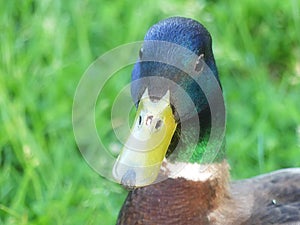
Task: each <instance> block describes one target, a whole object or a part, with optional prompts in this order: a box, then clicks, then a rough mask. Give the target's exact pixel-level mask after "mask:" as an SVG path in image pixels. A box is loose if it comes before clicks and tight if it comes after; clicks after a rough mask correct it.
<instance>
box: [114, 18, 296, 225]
mask: <svg viewBox="0 0 300 225" xmlns="http://www.w3.org/2000/svg"><path fill="white" fill-rule="evenodd" d="M157 42H158V44H157ZM162 42H163V43H165V42H166V43H171V44H175V45H176V46H182V47H184V48H186V49H188V51H189V52H190V53H191V54H190V53H189V52H185V51H183V52H182V51H181V53H182V54H178V51H177V50H174V49H173V47H174V46H173V45H171V47H168V48H167V49H163V48H161V43H162ZM176 46H175V47H174V48H177V47H176ZM162 49H163V50H162ZM139 55H140V57H139V60H138V61H137V63H136V64H135V66H134V69H133V71H132V81H133V83H132V85H131V93H132V99H133V101H134V102H135V104H136V106H137V116H136V119H135V121H134V124H133V128H132V133H133V134H130V137H129V138H128V141H127V142H126V144H125V147H124V149H123V150H122V152H121V153H120V155H119V157H118V159H117V161H116V163H115V166H114V169H113V174H114V177H115V179H116V180H117V181H118V182H120V183H121V184H122V185H123V186H124V187H126V188H128V189H129V190H130V191H129V194H128V196H127V198H126V200H125V202H124V205H123V207H122V209H121V211H120V213H119V217H118V220H117V224H118V225H135V224H144V225H148V224H149V225H150V224H156V225H168V224H178V225H181V224H184V225H194V224H195V225H207V224H213V225H260V224H264V225H266V224H286V225H288V224H289V225H292V224H300V168H295V169H283V170H279V171H276V172H272V173H269V174H265V175H260V176H257V177H254V178H251V179H245V180H240V181H234V182H230V176H229V165H228V163H227V161H226V158H225V154H224V153H225V147H224V143H223V140H219V142H220V143H219V144H220V145H218V144H215V145H212V146H213V148H209V140H210V139H211V137H212V136H213V135H215V134H214V132H216V131H217V133H218V131H219V130H222V129H221V128H222V126H223V125H224V124H222V122H220V123H218V122H217V123H216V122H214V121H215V120H217V121H218V120H219V121H222V118H223V117H222V116H224V115H223V114H225V112H224V111H223V110H224V102H223V101H217V100H216V99H218V96H217V95H218V94H220V93H222V88H221V85H220V80H219V77H218V70H217V67H216V65H215V59H214V56H213V53H212V42H211V37H210V34H209V33H208V31H207V30H206V29H205V28H204V26H203V25H201V24H200V23H199V22H197V21H195V20H192V19H188V18H182V17H173V18H168V19H165V20H163V21H160V22H159V23H158V24H155V25H154V26H152V27H151V28H150V29H149V30H148V32H147V34H146V36H145V44H144V45H143V47H142V49H141V51H140V54H139ZM153 55H156V56H157V55H163V56H165V57H166V58H168V57H171V58H172V57H174V55H175V56H176V57H177V56H178V55H179V56H180V57H179V60H177V61H176V63H177V64H175V65H174V64H172V62H171V64H168V63H165V61H164V60H158V61H155V60H153V58H151V57H149V56H153ZM191 55H194V56H191ZM147 57H148V58H147ZM176 57H175V58H176ZM149 59H151V60H149ZM160 59H161V58H160ZM162 59H164V58H162ZM143 60H144V61H143ZM177 65H178V66H177ZM181 65H184V66H187V67H189V65H192V66H191V68H192V69H191V70H192V72H191V73H192V74H193V73H195V75H192V76H190V74H189V72H187V71H190V70H185V69H181V68H182V67H180V66H181ZM184 66H183V68H184ZM153 77H154V78H156V80H155V79H154V80H153V79H152V78H153ZM144 78H146V79H144ZM150 78H151V79H150ZM160 78H164V79H166V80H168V81H170V80H171V81H172V82H171V83H170V82H165V81H164V80H162V79H160ZM201 79H203V80H204V82H203V83H201V82H199V80H201ZM157 80H158V81H157ZM173 83H175V86H172V85H173ZM178 89H183V90H184V92H186V93H187V94H188V96H189V98H188V99H187V98H182V94H178ZM210 99H213V101H210ZM187 100H190V101H191V102H192V104H190V105H193V106H194V110H192V108H190V105H189V104H188V101H187ZM212 107H214V108H215V109H217V110H218V111H217V113H215V114H214V113H213V108H212ZM181 109H183V111H181V112H180V110H181ZM182 112H183V113H182ZM195 119H196V120H195ZM195 121H196V122H197V123H200V127H201V129H200V127H198V126H195V124H197V123H196V122H195ZM215 127H217V128H215ZM214 128H215V130H213V129H214ZM219 128H220V129H219ZM198 129H199V130H198ZM215 136H216V135H215ZM217 137H219V136H217ZM220 137H221V136H220ZM139 138H140V139H139ZM195 138H196V139H197V144H196V145H195V146H193V148H192V146H191V144H190V143H192V141H191V140H194V139H195ZM136 139H139V140H136ZM220 139H221V138H220ZM178 146H179V147H178ZM214 146H215V148H216V154H214V152H213V151H214ZM178 149H179V150H178ZM189 149H193V152H192V153H191V154H190V153H189V152H190V150H189ZM206 151H212V152H209V154H208V155H211V156H212V157H208V158H207V157H206V155H205V154H206ZM182 152H188V153H187V154H184V153H182ZM173 155H175V157H172V156H173ZM207 159H209V160H207Z"/></svg>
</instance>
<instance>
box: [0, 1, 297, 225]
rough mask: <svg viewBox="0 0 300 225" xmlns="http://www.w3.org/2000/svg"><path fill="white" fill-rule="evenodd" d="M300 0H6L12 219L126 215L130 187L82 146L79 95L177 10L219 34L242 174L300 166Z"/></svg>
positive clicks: (5, 205) (4, 215)
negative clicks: (92, 161)
mask: <svg viewBox="0 0 300 225" xmlns="http://www.w3.org/2000/svg"><path fill="white" fill-rule="evenodd" d="M299 9H300V3H299V1H297V0H290V1H284V2H283V1H280V0H273V1H258V0H256V1H252V0H244V1H235V2H234V1H228V2H227V1H218V0H215V1H204V0H203V1H195V0H188V1H179V0H178V1H158V0H155V1H150V0H148V1H143V2H141V1H123V0H122V1H121V0H118V1H104V0H103V1H100V0H99V1H96V0H92V1H79V0H74V1H64V2H62V1H59V0H53V1H47V0H44V1H14V0H13V1H1V2H0V19H1V25H0V29H1V32H0V54H1V55H0V59H1V61H0V63H1V64H0V224H20V225H21V224H72V225H73V224H113V223H114V221H115V219H116V217H117V214H118V211H119V208H120V206H121V204H122V202H123V200H124V198H125V195H126V191H124V190H123V189H122V188H120V187H119V186H118V185H116V184H114V183H111V182H109V181H107V180H105V179H103V178H101V177H100V176H99V175H97V174H96V173H95V172H94V171H93V170H92V169H91V168H90V167H89V166H88V165H87V164H86V163H85V161H84V160H83V158H82V157H81V155H80V154H79V151H78V150H77V147H76V144H75V141H74V136H73V131H72V102H73V95H74V92H75V89H76V85H77V83H78V81H79V80H80V78H81V76H82V74H83V72H84V71H85V69H86V68H87V67H88V65H89V64H90V63H91V62H92V61H93V60H94V59H96V58H97V57H98V56H100V55H101V54H103V53H105V52H106V51H108V50H110V49H111V48H113V47H116V46H118V45H120V44H124V43H126V42H132V41H136V40H141V39H142V38H143V35H144V33H145V32H146V30H147V29H148V28H149V26H150V25H152V24H153V23H155V22H157V21H158V20H160V19H162V18H165V17H169V16H173V15H182V16H188V17H192V18H195V19H197V20H199V21H201V22H202V23H203V24H205V26H206V27H207V28H208V30H210V32H211V34H212V36H213V40H214V50H215V55H216V60H217V64H218V67H219V71H220V76H221V80H222V83H223V89H224V93H225V98H226V102H227V110H228V122H227V150H228V151H227V152H228V158H229V161H230V163H231V167H232V174H233V177H234V178H244V177H249V176H252V175H256V174H259V173H263V172H268V171H271V170H274V169H279V168H284V167H294V166H300V160H299V159H300V113H299V112H300V101H299V97H300V64H299V62H300V27H299V24H300V12H299ZM126 76H128V77H125V78H124V79H128V78H129V76H130V75H129V74H127V75H126ZM121 83H122V82H121ZM118 88H119V86H112V90H110V91H111V92H117V91H118ZM107 99H108V101H112V97H110V96H109V95H107ZM107 140H108V141H109V140H110V138H109V136H108V139H107Z"/></svg>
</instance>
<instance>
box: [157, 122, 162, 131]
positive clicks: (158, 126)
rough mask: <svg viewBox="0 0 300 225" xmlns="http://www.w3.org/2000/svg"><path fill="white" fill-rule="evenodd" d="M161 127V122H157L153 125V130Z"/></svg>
mask: <svg viewBox="0 0 300 225" xmlns="http://www.w3.org/2000/svg"><path fill="white" fill-rule="evenodd" d="M161 125H162V120H158V121H157V122H156V124H155V129H156V130H158V129H159V128H161Z"/></svg>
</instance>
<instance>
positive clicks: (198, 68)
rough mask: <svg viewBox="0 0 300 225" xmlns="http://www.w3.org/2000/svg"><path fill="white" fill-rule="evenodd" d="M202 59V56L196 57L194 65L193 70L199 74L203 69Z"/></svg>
mask: <svg viewBox="0 0 300 225" xmlns="http://www.w3.org/2000/svg"><path fill="white" fill-rule="evenodd" d="M203 58H204V54H201V55H200V56H199V57H198V59H197V61H196V63H195V67H194V69H195V71H196V72H201V71H202V70H203V68H204V61H203Z"/></svg>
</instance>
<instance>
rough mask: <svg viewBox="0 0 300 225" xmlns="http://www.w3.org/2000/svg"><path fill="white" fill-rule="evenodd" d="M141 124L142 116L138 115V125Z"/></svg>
mask: <svg viewBox="0 0 300 225" xmlns="http://www.w3.org/2000/svg"><path fill="white" fill-rule="evenodd" d="M141 124H142V116H139V125H141Z"/></svg>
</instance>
